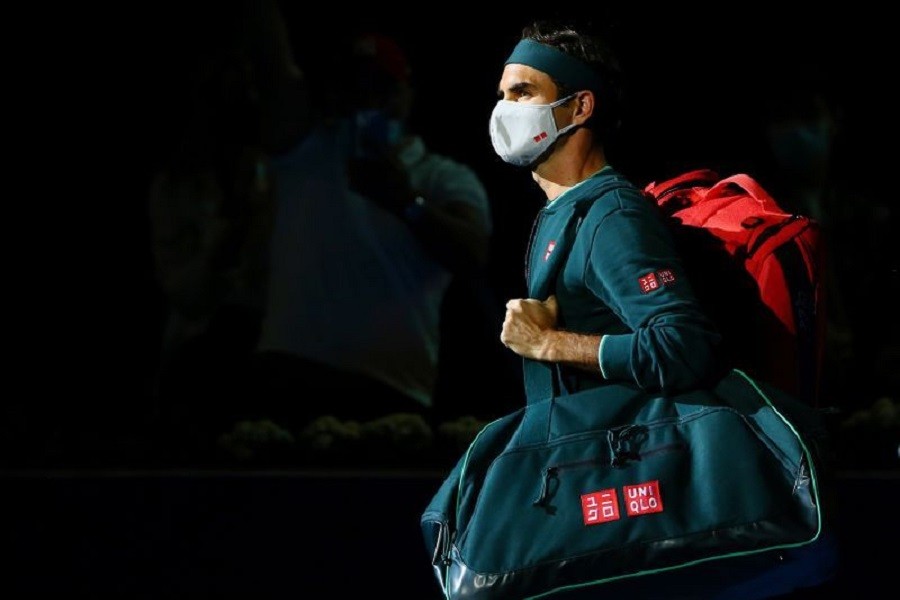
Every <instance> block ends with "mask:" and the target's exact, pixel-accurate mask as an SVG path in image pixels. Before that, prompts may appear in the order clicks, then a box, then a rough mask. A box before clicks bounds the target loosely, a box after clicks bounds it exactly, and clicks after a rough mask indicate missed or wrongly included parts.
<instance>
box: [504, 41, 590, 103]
mask: <svg viewBox="0 0 900 600" xmlns="http://www.w3.org/2000/svg"><path fill="white" fill-rule="evenodd" d="M510 63H515V64H519V65H526V66H529V67H531V68H533V69H537V70H538V71H542V72H544V73H546V74H547V75H549V76H550V77H552V78H553V79H554V80H556V81H558V82H559V83H561V84H562V85H564V86H566V87H567V88H569V90H570V91H573V92H576V91H579V90H592V91H594V92H598V91H599V90H600V77H599V76H598V75H597V73H596V71H594V69H592V68H591V67H590V66H588V65H587V63H585V62H583V61H581V60H579V59H577V58H575V57H574V56H570V55H568V54H566V53H565V52H563V51H562V50H557V49H556V48H553V47H552V46H547V45H546V44H541V43H540V42H536V41H534V40H532V39H528V38H526V39H523V40H521V41H520V42H519V43H518V44H516V47H515V48H513V51H512V54H510V55H509V58H508V59H506V63H505V64H507V65H508V64H510Z"/></svg>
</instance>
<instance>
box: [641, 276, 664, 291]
mask: <svg viewBox="0 0 900 600" xmlns="http://www.w3.org/2000/svg"><path fill="white" fill-rule="evenodd" d="M638 285H640V286H641V293H642V294H649V293H650V292H652V291H654V290H658V289H659V281H657V280H656V273H647V274H646V275H644V276H643V277H638Z"/></svg>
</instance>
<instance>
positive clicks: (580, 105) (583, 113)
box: [572, 91, 596, 125]
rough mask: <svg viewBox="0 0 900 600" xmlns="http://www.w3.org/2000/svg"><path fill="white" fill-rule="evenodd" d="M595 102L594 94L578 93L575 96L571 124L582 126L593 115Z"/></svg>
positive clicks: (589, 92)
mask: <svg viewBox="0 0 900 600" xmlns="http://www.w3.org/2000/svg"><path fill="white" fill-rule="evenodd" d="M595 102H596V97H595V96H594V92H591V91H583V92H578V94H577V95H576V96H575V113H574V114H573V115H572V123H575V124H576V125H584V123H585V121H587V120H588V119H589V118H590V117H591V115H593V114H594V109H595V108H596V104H595Z"/></svg>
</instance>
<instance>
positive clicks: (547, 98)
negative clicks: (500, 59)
mask: <svg viewBox="0 0 900 600" xmlns="http://www.w3.org/2000/svg"><path fill="white" fill-rule="evenodd" d="M557 94H558V89H557V87H556V84H555V83H553V80H552V79H551V78H550V76H549V75H547V74H546V73H544V72H542V71H538V70H537V69H534V68H532V67H529V66H526V65H518V64H509V65H506V66H505V67H504V68H503V75H502V76H501V77H500V87H499V89H498V90H497V96H498V98H500V99H502V100H511V101H513V102H528V103H531V104H550V103H551V102H554V101H556V100H558V98H557Z"/></svg>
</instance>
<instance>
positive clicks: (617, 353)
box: [585, 205, 720, 393]
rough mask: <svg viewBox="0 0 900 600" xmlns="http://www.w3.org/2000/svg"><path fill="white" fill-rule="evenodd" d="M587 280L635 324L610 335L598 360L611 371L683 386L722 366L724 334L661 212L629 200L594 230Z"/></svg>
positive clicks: (646, 384)
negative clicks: (703, 303)
mask: <svg viewBox="0 0 900 600" xmlns="http://www.w3.org/2000/svg"><path fill="white" fill-rule="evenodd" d="M585 265H586V266H585V269H586V272H585V283H586V285H587V287H588V289H590V290H591V292H593V293H594V294H595V295H596V296H597V297H599V298H600V299H601V300H602V301H603V302H605V303H606V304H607V305H608V306H609V307H610V309H611V310H612V311H613V312H615V313H616V314H617V316H618V317H619V318H620V319H621V320H622V322H623V323H625V325H626V326H627V327H628V328H629V329H630V330H631V331H630V332H629V333H622V334H610V335H604V336H603V338H602V339H601V342H600V351H599V356H598V360H599V361H600V370H601V372H602V374H603V376H604V378H606V379H610V380H631V381H634V382H635V383H636V384H637V385H638V386H640V387H641V388H643V389H646V390H653V391H655V390H662V391H663V392H666V393H672V392H679V391H684V390H688V389H691V388H694V387H696V386H698V385H701V384H702V383H703V382H704V381H706V380H708V378H709V377H711V376H713V375H714V373H715V372H716V369H717V363H716V360H715V349H716V346H717V344H718V342H719V339H720V336H719V334H718V332H717V331H716V329H715V327H714V325H713V323H712V322H711V321H710V320H709V319H708V318H707V316H706V315H705V314H704V312H703V311H702V310H701V307H700V305H699V303H698V302H697V299H696V297H695V296H694V293H693V290H692V289H691V286H690V283H689V282H688V281H687V278H686V276H685V274H684V271H683V267H682V263H681V260H680V258H679V256H678V255H677V253H676V249H675V246H674V243H673V240H672V237H671V235H670V232H669V230H668V229H667V228H666V225H665V223H664V222H663V220H662V218H661V217H660V216H659V215H658V214H657V213H655V212H653V210H652V207H650V206H648V208H647V209H645V208H644V207H641V206H632V207H629V206H624V207H622V206H621V205H620V207H619V208H616V209H615V210H613V211H611V212H609V213H608V214H606V215H605V216H603V217H602V219H601V220H600V222H599V223H598V224H597V225H596V227H595V230H594V232H593V239H592V241H591V245H590V251H589V256H588V260H587V261H586V263H585Z"/></svg>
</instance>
